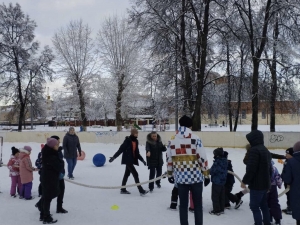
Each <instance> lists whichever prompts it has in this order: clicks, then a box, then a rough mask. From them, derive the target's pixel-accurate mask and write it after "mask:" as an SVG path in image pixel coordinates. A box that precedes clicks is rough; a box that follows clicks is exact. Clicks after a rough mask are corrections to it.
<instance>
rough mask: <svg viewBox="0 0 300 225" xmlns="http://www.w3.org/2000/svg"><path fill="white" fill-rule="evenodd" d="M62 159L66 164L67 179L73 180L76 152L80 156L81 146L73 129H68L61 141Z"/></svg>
mask: <svg viewBox="0 0 300 225" xmlns="http://www.w3.org/2000/svg"><path fill="white" fill-rule="evenodd" d="M63 149H64V157H65V159H66V161H67V163H68V177H69V179H71V180H74V176H73V171H74V169H75V166H76V163H77V150H78V153H79V156H81V146H80V142H79V138H78V136H77V135H76V134H75V129H74V127H70V128H69V132H68V133H66V135H65V137H64V140H63Z"/></svg>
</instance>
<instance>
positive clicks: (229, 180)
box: [223, 151, 243, 209]
mask: <svg viewBox="0 0 300 225" xmlns="http://www.w3.org/2000/svg"><path fill="white" fill-rule="evenodd" d="M223 157H224V158H225V159H227V171H231V172H233V168H232V164H231V160H229V159H228V152H227V151H224V154H223ZM234 183H235V179H234V176H233V175H232V174H230V173H227V177H226V183H225V208H226V209H230V208H231V205H230V202H232V203H235V206H234V208H235V209H238V208H239V207H240V206H241V205H242V204H243V201H242V200H241V199H240V198H238V197H237V196H236V195H234V194H232V193H231V191H232V189H233V184H234Z"/></svg>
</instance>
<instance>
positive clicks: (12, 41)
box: [0, 4, 54, 131]
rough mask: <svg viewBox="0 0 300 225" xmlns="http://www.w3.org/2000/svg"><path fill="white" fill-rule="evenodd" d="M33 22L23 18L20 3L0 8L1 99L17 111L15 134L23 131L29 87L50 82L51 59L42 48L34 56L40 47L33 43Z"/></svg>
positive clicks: (35, 42)
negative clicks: (5, 100) (11, 103)
mask: <svg viewBox="0 0 300 225" xmlns="http://www.w3.org/2000/svg"><path fill="white" fill-rule="evenodd" d="M35 28H36V23H35V22H34V21H33V20H31V19H30V18H29V16H28V15H25V14H24V13H23V12H22V10H21V7H20V5H19V4H16V5H15V6H13V5H12V4H9V6H8V7H7V6H6V5H4V4H3V5H1V6H0V74H1V78H2V82H1V83H0V90H1V91H0V93H1V94H0V98H3V97H5V98H6V99H10V100H11V101H12V102H14V103H15V104H16V106H17V109H18V112H19V118H18V120H19V122H18V131H22V122H23V121H24V119H25V108H26V105H27V104H28V101H29V93H30V84H31V83H32V82H33V80H35V82H36V83H37V84H38V85H41V84H42V83H44V82H45V76H48V77H49V78H50V79H52V72H53V71H52V70H51V69H50V64H51V62H52V60H53V58H54V56H53V54H52V51H51V49H49V48H48V47H45V49H44V50H43V51H42V52H41V54H40V56H37V52H38V50H39V44H38V42H37V41H34V37H35V36H34V29H35Z"/></svg>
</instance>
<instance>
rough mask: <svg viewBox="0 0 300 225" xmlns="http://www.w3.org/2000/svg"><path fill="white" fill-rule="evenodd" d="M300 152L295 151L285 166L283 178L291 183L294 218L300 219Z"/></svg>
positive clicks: (285, 181)
mask: <svg viewBox="0 0 300 225" xmlns="http://www.w3.org/2000/svg"><path fill="white" fill-rule="evenodd" d="M299 174H300V152H297V153H294V155H293V158H291V159H289V160H288V161H287V164H286V165H285V167H284V168H283V172H282V179H283V181H284V183H286V184H288V185H290V188H291V189H290V202H291V210H292V212H293V218H294V219H295V220H300V205H299V199H300V176H299Z"/></svg>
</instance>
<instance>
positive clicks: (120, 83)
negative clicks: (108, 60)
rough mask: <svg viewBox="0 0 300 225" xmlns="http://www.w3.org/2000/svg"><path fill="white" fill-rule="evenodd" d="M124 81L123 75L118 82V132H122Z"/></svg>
mask: <svg viewBox="0 0 300 225" xmlns="http://www.w3.org/2000/svg"><path fill="white" fill-rule="evenodd" d="M124 79H125V75H124V74H123V73H122V74H121V77H120V78H119V80H118V94H117V103H116V126H117V131H122V122H123V118H122V112H121V107H122V95H123V91H124V89H125V88H124V84H123V82H124Z"/></svg>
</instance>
